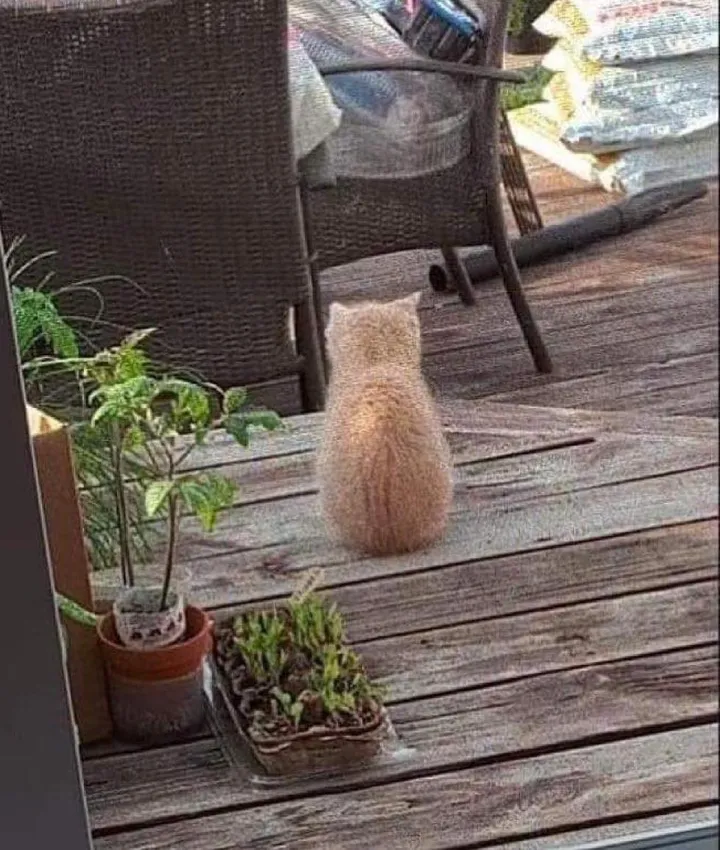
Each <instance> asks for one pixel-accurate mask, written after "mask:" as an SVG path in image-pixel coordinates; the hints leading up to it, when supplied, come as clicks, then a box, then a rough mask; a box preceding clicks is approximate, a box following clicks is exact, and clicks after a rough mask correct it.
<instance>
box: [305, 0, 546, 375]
mask: <svg viewBox="0 0 720 850" xmlns="http://www.w3.org/2000/svg"><path fill="white" fill-rule="evenodd" d="M511 1H512V0H480V4H479V5H481V6H482V7H483V8H484V11H485V12H486V14H487V18H488V26H487V29H486V34H485V55H484V57H483V68H484V69H485V73H486V74H488V75H492V72H493V71H496V72H497V71H499V69H501V68H502V63H503V53H504V45H505V32H506V26H507V17H508V11H509V7H510V4H511ZM442 64H443V66H444V67H443V68H442V69H440V68H438V70H442V72H443V73H449V74H451V75H452V74H455V75H458V76H460V75H462V74H464V73H465V72H466V67H464V66H454V68H453V67H448V66H446V65H445V63H442ZM381 66H382V67H383V68H385V69H387V70H392V69H396V68H398V67H401V66H400V65H398V63H394V62H388V63H377V62H374V63H371V64H354V65H353V67H352V72H359V71H365V70H373V69H376V68H380V67H381ZM428 67H429V66H428ZM348 69H349V66H345V67H343V66H338V67H325V68H321V70H322V71H323V72H324V74H325V75H327V76H331V75H335V74H339V73H348V72H349V71H348ZM478 70H480V69H478ZM506 78H507V79H509V78H510V77H509V76H508V77H506ZM497 82H498V77H497V75H496V76H495V79H485V80H482V79H481V80H479V81H478V80H476V81H475V86H474V88H475V95H474V109H473V114H472V116H471V119H470V120H471V145H470V149H469V152H468V154H467V156H465V157H464V158H463V159H462V160H461V161H460V162H458V163H457V164H456V165H453V166H452V167H450V168H447V169H445V170H443V171H440V172H436V173H434V174H431V175H429V176H428V175H423V176H420V177H413V178H400V179H392V178H391V179H386V178H383V179H359V178H342V177H341V178H339V179H338V180H337V184H336V185H335V186H334V187H327V186H324V187H323V188H322V189H318V190H316V191H312V190H308V189H306V191H305V195H306V197H305V199H304V200H305V205H306V209H307V210H308V215H307V218H308V219H309V222H310V223H311V227H308V234H309V236H310V237H311V239H312V249H313V250H312V251H311V256H312V257H313V259H314V263H313V270H312V271H313V283H314V289H315V293H316V305H317V306H318V309H319V305H320V303H321V298H320V286H319V282H318V280H319V273H320V272H321V271H322V270H323V269H327V268H331V267H333V266H339V265H343V264H345V263H349V262H352V261H353V260H358V259H361V258H364V257H370V256H375V255H379V254H385V253H392V252H396V251H403V250H409V249H414V248H439V249H441V251H442V254H443V257H444V259H445V263H446V266H447V269H448V272H449V273H450V275H451V276H452V277H453V278H454V283H455V286H456V288H457V290H458V293H459V295H460V297H461V298H462V300H463V302H464V303H466V304H468V305H471V304H474V303H475V300H476V299H475V292H474V290H473V287H472V284H471V282H470V280H469V278H468V275H467V272H466V270H465V267H464V265H463V263H462V261H461V260H460V257H459V254H458V251H457V247H458V246H460V247H462V246H470V245H489V246H490V247H492V248H493V249H494V250H495V253H496V257H497V260H498V265H499V267H500V270H501V272H502V278H503V282H504V285H505V289H506V291H507V294H508V296H509V298H510V302H511V304H512V307H513V309H514V311H515V314H516V316H517V319H518V322H519V324H520V327H521V329H522V332H523V334H524V336H525V340H526V342H527V344H528V347H529V349H530V352H531V355H532V358H533V361H534V363H535V366H536V368H537V369H538V371H541V372H550V371H551V370H552V363H551V360H550V356H549V354H548V352H547V350H546V348H545V345H544V343H543V340H542V337H541V335H540V332H539V329H538V327H537V325H536V323H535V321H534V319H533V316H532V313H531V311H530V308H529V306H528V303H527V300H526V299H525V296H524V293H523V290H522V284H521V279H520V273H519V271H518V267H517V264H516V262H515V259H514V257H513V253H512V250H511V248H510V242H509V239H508V232H507V228H506V224H505V216H504V212H503V205H502V192H501V185H502V178H501V163H500V147H501V142H502V144H503V146H504V147H505V148H507V146H508V144H509V143H511V139H509V138H508V137H507V134H508V133H509V130H508V129H507V125H505V138H502V137H500V135H499V132H500V128H501V126H502V124H501V115H500V110H499V102H498V101H499V97H498V85H497ZM505 158H506V160H507V158H508V154H507V152H506V157H505ZM510 159H512V156H511V155H510ZM505 165H506V168H505V169H504V170H505V174H506V178H507V176H508V169H507V163H505ZM508 188H509V190H510V191H509V194H510V196H511V198H510V199H511V201H512V202H513V208H514V209H515V208H516V207H517V206H518V199H517V198H515V197H514V195H513V187H512V186H509V187H508ZM517 188H521V187H517ZM515 194H517V193H515ZM517 212H518V211H517V209H516V214H517ZM521 212H523V211H522V210H521ZM530 212H532V210H531V211H530ZM525 213H527V211H525V212H524V214H525ZM535 213H537V211H536V210H535ZM534 217H535V218H537V214H536V215H535V216H534ZM521 224H522V221H521ZM321 321H322V319H321V315H320V312H318V322H319V323H321ZM320 326H321V325H320Z"/></svg>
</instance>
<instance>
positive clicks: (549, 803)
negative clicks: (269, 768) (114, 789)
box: [95, 725, 717, 850]
mask: <svg viewBox="0 0 720 850" xmlns="http://www.w3.org/2000/svg"><path fill="white" fill-rule="evenodd" d="M716 788H717V727H716V726H714V725H713V726H704V727H699V728H694V729H688V730H681V731H673V732H666V733H661V734H657V735H648V736H644V737H642V738H639V739H636V740H626V741H621V742H614V743H610V744H601V745H598V746H594V747H583V748H582V749H579V750H571V751H569V752H563V753H552V754H550V755H545V756H539V757H537V758H531V759H524V760H523V761H522V762H520V763H513V762H511V763H508V764H494V765H491V766H481V767H475V768H468V769H465V770H460V771H453V772H450V773H443V774H439V775H434V776H431V777H423V778H418V779H411V780H407V781H403V782H395V783H391V784H387V785H378V786H373V787H371V788H363V789H360V790H356V791H348V792H345V793H341V794H338V793H335V794H327V795H323V796H318V797H315V796H311V797H306V798H304V799H293V800H288V801H286V802H278V803H273V804H269V805H266V806H263V808H262V811H261V812H259V811H257V810H256V809H254V808H251V809H248V810H239V811H236V810H233V811H231V812H227V813H221V814H217V815H210V816H207V817H201V818H190V819H183V820H178V821H174V822H172V823H166V824H163V825H160V826H153V827H148V828H144V829H139V830H137V831H126V832H122V833H121V834H119V835H107V836H99V837H97V838H96V839H95V847H96V850H115V848H118V850H119V848H122V850H140V848H142V850H174V848H180V847H193V848H197V850H200V848H202V850H231V848H237V850H240V849H241V848H247V847H253V848H258V850H259V848H271V847H272V848H279V847H286V846H292V847H293V850H295V848H297V850H303V848H307V850H317V848H319V847H329V846H332V847H339V848H342V850H367V848H370V847H372V848H379V847H382V848H385V850H410V848H416V847H423V848H424V850H425V848H426V850H446V848H449V847H469V846H472V844H474V843H476V842H478V843H479V842H489V841H499V840H507V839H510V838H521V837H523V836H528V835H532V834H534V833H538V832H542V831H545V830H551V829H554V830H558V829H562V828H567V827H569V826H581V825H585V824H591V823H593V822H604V821H608V820H611V819H618V818H623V817H628V816H632V815H637V814H638V813H644V814H650V813H654V812H659V811H662V810H666V811H667V810H668V809H670V810H672V809H674V808H678V807H681V806H682V807H687V806H691V805H694V806H699V805H707V804H709V803H711V802H712V801H713V800H714V798H715V795H716V793H717V792H716ZM290 842H291V843H290Z"/></svg>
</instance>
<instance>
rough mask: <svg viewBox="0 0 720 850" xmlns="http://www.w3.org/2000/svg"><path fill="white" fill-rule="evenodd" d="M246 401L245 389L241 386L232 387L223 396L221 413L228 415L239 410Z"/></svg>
mask: <svg viewBox="0 0 720 850" xmlns="http://www.w3.org/2000/svg"><path fill="white" fill-rule="evenodd" d="M246 401H247V390H245V389H243V387H232V388H231V389H229V390H228V391H227V392H226V393H225V395H224V396H223V402H222V406H223V413H225V414H226V415H230V414H231V413H237V412H238V411H240V410H241V409H242V408H243V406H244V405H245V403H246Z"/></svg>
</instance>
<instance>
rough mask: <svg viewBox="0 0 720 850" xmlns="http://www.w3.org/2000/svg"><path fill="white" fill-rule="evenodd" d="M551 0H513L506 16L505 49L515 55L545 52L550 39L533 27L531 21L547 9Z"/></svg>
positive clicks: (550, 42) (549, 44)
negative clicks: (506, 33)
mask: <svg viewBox="0 0 720 850" xmlns="http://www.w3.org/2000/svg"><path fill="white" fill-rule="evenodd" d="M551 3H552V0H513V2H512V5H511V6H510V16H509V18H508V35H507V39H506V42H505V49H506V50H507V52H508V53H513V54H516V55H527V54H532V55H540V54H542V53H547V51H548V50H549V49H550V47H551V46H552V44H553V42H552V39H549V38H548V37H547V36H544V35H542V34H541V33H539V32H537V31H536V30H534V29H533V23H534V22H535V21H536V20H537V19H538V18H539V17H540V15H542V14H543V12H545V11H546V10H547V8H548V7H549V6H550V4H551Z"/></svg>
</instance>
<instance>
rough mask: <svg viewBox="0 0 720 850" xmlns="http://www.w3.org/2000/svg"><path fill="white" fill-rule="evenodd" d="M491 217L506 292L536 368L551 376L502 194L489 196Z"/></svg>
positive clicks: (491, 193) (494, 245)
mask: <svg viewBox="0 0 720 850" xmlns="http://www.w3.org/2000/svg"><path fill="white" fill-rule="evenodd" d="M488 218H489V223H490V233H491V238H492V245H493V248H494V249H495V257H496V259H497V263H498V266H499V267H500V273H501V274H502V279H503V283H504V285H505V291H506V292H507V294H508V298H509V299H510V303H511V304H512V308H513V310H514V311H515V316H516V317H517V320H518V323H519V324H520V329H521V330H522V332H523V336H524V337H525V342H526V343H527V345H528V348H529V349H530V353H531V355H532V358H533V362H534V363H535V368H536V369H537V371H538V372H541V373H543V374H549V373H550V372H552V370H553V364H552V360H551V359H550V354H549V353H548V350H547V348H546V347H545V343H544V342H543V338H542V335H541V334H540V329H539V328H538V326H537V324H536V322H535V318H534V317H533V314H532V311H531V310H530V305H529V304H528V303H527V300H526V298H525V293H524V292H523V288H522V278H521V277H520V269H519V268H518V265H517V263H516V262H515V255H514V254H513V252H512V247H511V245H510V239H509V237H508V233H507V229H506V228H505V218H504V214H503V209H502V202H501V200H500V194H499V192H498V191H494V192H493V191H491V192H489V193H488Z"/></svg>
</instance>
